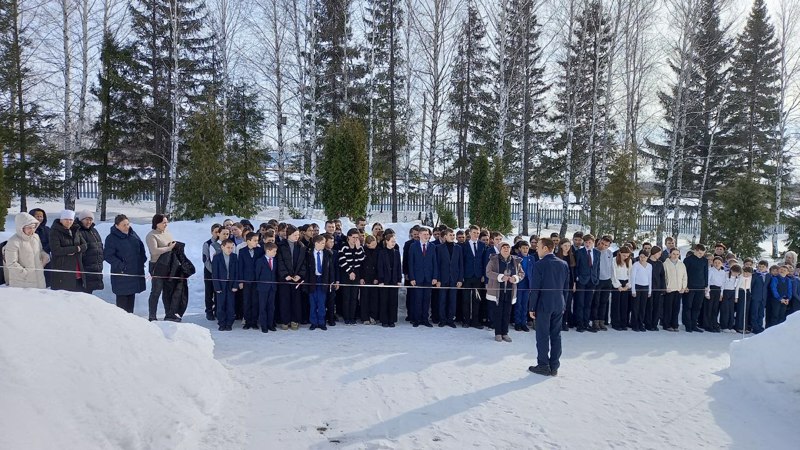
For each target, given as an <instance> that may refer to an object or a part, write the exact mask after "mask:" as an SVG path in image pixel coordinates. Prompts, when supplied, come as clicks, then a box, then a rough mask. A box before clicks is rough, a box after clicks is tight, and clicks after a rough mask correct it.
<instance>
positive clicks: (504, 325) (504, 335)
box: [486, 242, 525, 342]
mask: <svg viewBox="0 0 800 450" xmlns="http://www.w3.org/2000/svg"><path fill="white" fill-rule="evenodd" d="M523 278H525V271H523V270H522V258H520V257H518V256H512V255H511V246H510V245H509V244H508V243H507V242H503V243H502V244H501V245H500V254H499V255H498V254H494V255H491V256H490V257H489V263H488V264H487V265H486V279H487V280H488V284H487V285H486V299H487V300H488V301H490V302H493V303H494V305H492V303H489V311H490V315H491V318H492V323H493V324H494V339H495V340H496V341H497V342H502V341H505V342H511V338H510V337H509V336H508V323H509V321H510V320H511V308H512V305H513V304H514V303H516V302H517V283H519V282H520V281H521V280H522V279H523Z"/></svg>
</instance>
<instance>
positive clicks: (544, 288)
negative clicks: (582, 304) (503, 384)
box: [528, 238, 571, 376]
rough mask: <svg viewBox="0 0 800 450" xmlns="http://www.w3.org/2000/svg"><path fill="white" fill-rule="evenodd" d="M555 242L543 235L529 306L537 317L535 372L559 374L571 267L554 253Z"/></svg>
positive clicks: (550, 374)
mask: <svg viewBox="0 0 800 450" xmlns="http://www.w3.org/2000/svg"><path fill="white" fill-rule="evenodd" d="M555 245H556V244H555V242H553V240H552V239H547V238H541V239H539V242H538V244H537V248H536V253H537V254H538V255H539V261H537V262H536V264H534V265H533V277H532V278H533V279H532V280H531V296H530V299H529V301H528V309H529V310H530V316H531V318H533V319H535V320H536V351H537V357H536V366H531V367H529V368H528V370H530V371H531V372H533V373H536V374H539V375H545V376H556V375H557V374H558V369H559V367H560V366H561V362H560V359H561V325H562V322H563V317H562V316H563V315H564V306H565V303H564V300H565V298H566V296H567V293H568V292H569V291H570V289H571V286H570V275H569V266H567V263H566V262H564V261H563V260H561V259H559V258H557V257H556V256H555V255H554V254H553V250H554V249H555Z"/></svg>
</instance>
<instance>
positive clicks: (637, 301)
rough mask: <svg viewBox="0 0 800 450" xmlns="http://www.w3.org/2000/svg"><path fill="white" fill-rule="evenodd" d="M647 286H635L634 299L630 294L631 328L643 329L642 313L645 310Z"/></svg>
mask: <svg viewBox="0 0 800 450" xmlns="http://www.w3.org/2000/svg"><path fill="white" fill-rule="evenodd" d="M649 289H650V287H649V286H642V285H639V284H637V285H636V297H634V296H633V294H631V328H633V329H634V330H642V329H644V312H645V310H646V309H647V295H648V294H647V293H648V291H649Z"/></svg>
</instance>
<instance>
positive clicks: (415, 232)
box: [403, 225, 421, 321]
mask: <svg viewBox="0 0 800 450" xmlns="http://www.w3.org/2000/svg"><path fill="white" fill-rule="evenodd" d="M420 228H421V227H420V226H419V225H414V226H413V227H411V230H410V231H409V236H408V237H409V239H408V240H407V241H406V242H405V243H404V244H403V279H404V280H405V285H406V286H411V280H409V279H408V251H409V250H410V249H411V245H412V244H414V243H416V242H419V230H420ZM410 320H411V289H406V321H410Z"/></svg>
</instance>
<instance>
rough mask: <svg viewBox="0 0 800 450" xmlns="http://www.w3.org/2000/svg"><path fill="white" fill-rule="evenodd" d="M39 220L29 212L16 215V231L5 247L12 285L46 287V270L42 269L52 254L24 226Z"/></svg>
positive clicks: (7, 270)
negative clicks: (28, 233) (24, 230)
mask: <svg viewBox="0 0 800 450" xmlns="http://www.w3.org/2000/svg"><path fill="white" fill-rule="evenodd" d="M32 224H36V225H39V221H38V220H36V218H35V217H33V216H32V215H30V214H28V213H24V212H23V213H19V214H17V215H16V217H14V228H15V229H16V233H14V235H13V236H11V238H9V239H8V243H7V244H6V246H5V247H4V248H3V258H4V260H5V264H4V265H3V268H4V270H5V271H6V274H5V275H6V280H7V281H8V285H9V286H11V287H19V288H37V289H44V288H45V282H44V271H43V270H42V269H43V268H44V266H45V265H46V264H47V262H48V261H49V260H50V256H49V255H48V254H47V253H46V252H45V251H44V250H42V242H41V240H40V239H39V236H38V235H37V234H36V233H34V234H33V235H32V236H28V235H26V234H25V233H24V232H23V231H22V228H23V227H25V226H26V225H32Z"/></svg>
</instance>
